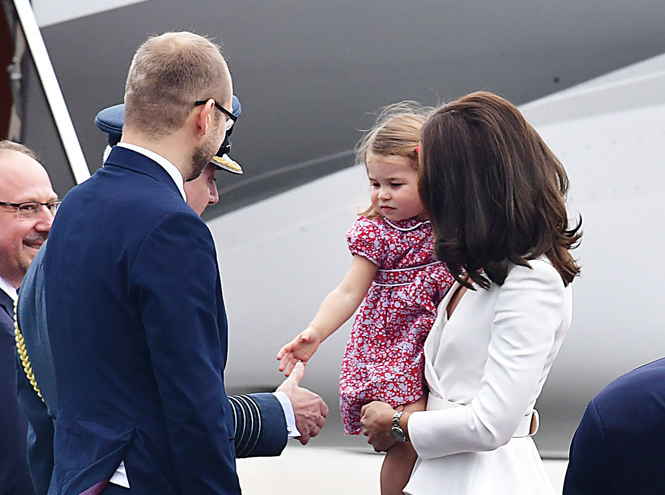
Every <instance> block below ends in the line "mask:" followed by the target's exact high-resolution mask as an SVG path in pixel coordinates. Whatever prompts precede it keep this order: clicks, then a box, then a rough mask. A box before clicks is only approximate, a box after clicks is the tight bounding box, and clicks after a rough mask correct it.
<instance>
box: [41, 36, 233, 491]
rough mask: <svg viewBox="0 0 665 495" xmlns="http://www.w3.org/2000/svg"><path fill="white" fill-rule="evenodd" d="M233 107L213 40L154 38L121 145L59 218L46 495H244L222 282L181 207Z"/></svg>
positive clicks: (53, 259)
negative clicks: (227, 385)
mask: <svg viewBox="0 0 665 495" xmlns="http://www.w3.org/2000/svg"><path fill="white" fill-rule="evenodd" d="M232 94H233V88H232V84H231V77H230V74H229V71H228V68H227V66H226V63H225V61H224V59H223V57H222V55H221V53H220V51H219V47H217V46H216V45H214V44H213V43H211V42H210V41H209V40H207V39H205V38H203V37H201V36H198V35H194V34H192V33H166V34H164V35H161V36H157V37H153V38H150V39H149V40H148V41H146V42H145V43H144V44H143V45H142V46H141V47H140V48H139V49H138V51H137V52H136V54H135V56H134V59H133V61H132V64H131V66H130V70H129V75H128V78H127V83H126V87H125V98H124V100H125V118H124V127H123V137H122V140H121V142H120V143H119V144H118V145H117V146H115V147H114V148H113V150H112V151H111V153H110V154H109V157H108V159H107V160H106V162H105V164H104V167H102V168H101V169H99V170H98V171H97V172H96V173H95V175H94V176H93V177H91V178H90V179H88V180H87V181H86V182H84V183H83V184H81V185H79V186H77V187H75V188H74V189H72V190H71V191H70V192H69V193H68V194H67V197H66V198H65V199H64V201H63V203H62V205H61V207H60V209H59V211H58V216H57V218H56V220H55V222H54V225H53V229H52V232H51V235H50V236H49V244H48V249H46V252H45V256H44V267H45V279H44V282H45V297H46V316H47V324H48V329H49V336H50V341H51V347H52V351H53V363H54V367H55V371H56V376H57V382H58V387H57V388H58V390H57V401H58V414H57V420H56V429H55V441H54V461H55V468H54V472H53V477H52V480H51V486H50V493H53V494H63V495H70V494H71V495H78V494H81V493H85V494H86V495H96V494H98V493H104V494H105V495H110V494H112V493H128V492H129V491H131V493H134V494H135V495H141V494H153V493H160V494H174V495H175V494H194V493H206V494H238V493H240V486H239V482H238V478H237V475H236V471H235V452H234V446H233V445H234V444H233V433H232V432H233V430H234V427H233V416H232V413H231V407H230V404H229V399H228V397H227V395H226V392H225V389H224V367H225V364H226V354H227V321H226V313H225V310H224V302H223V299H222V290H221V284H220V277H219V267H218V265H217V259H216V251H215V247H214V244H213V240H212V236H211V234H210V231H209V230H208V228H207V226H206V225H205V222H203V220H201V219H200V218H199V217H198V215H196V213H195V212H194V211H193V210H192V209H191V208H190V207H189V206H188V205H187V204H186V202H185V198H186V194H185V192H184V182H185V181H189V180H194V179H195V178H196V177H198V176H199V174H200V173H201V171H202V170H203V169H204V168H205V167H206V166H207V165H208V163H209V162H210V160H211V159H212V157H213V156H215V154H216V153H217V152H218V150H219V148H220V147H221V145H222V143H223V141H224V138H225V134H226V126H227V125H228V124H227V121H228V120H229V116H228V113H230V112H229V111H228V109H229V108H230V107H231V103H232ZM199 101H203V102H204V103H202V104H198V103H197V102H199ZM220 107H222V108H223V109H224V110H220Z"/></svg>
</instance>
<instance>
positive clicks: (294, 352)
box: [277, 328, 321, 376]
mask: <svg viewBox="0 0 665 495" xmlns="http://www.w3.org/2000/svg"><path fill="white" fill-rule="evenodd" d="M320 344H321V339H320V338H319V336H318V334H317V333H316V332H315V331H314V330H312V329H311V328H308V329H307V330H305V331H304V332H303V333H301V334H300V335H298V336H297V337H296V338H295V339H293V340H292V341H291V342H289V343H288V344H286V345H285V346H284V347H282V348H281V349H280V351H279V352H278V353H277V359H278V360H280V361H281V363H280V364H279V371H284V374H285V375H286V376H289V375H290V374H291V371H293V368H294V367H295V365H296V364H298V361H302V362H303V364H307V361H309V358H311V357H312V355H313V354H314V353H315V352H316V350H317V349H318V348H319V345H320Z"/></svg>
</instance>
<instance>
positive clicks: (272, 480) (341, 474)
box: [237, 440, 568, 495]
mask: <svg viewBox="0 0 665 495" xmlns="http://www.w3.org/2000/svg"><path fill="white" fill-rule="evenodd" d="M382 462H383V455H382V454H376V453H374V452H373V451H372V450H371V449H370V448H368V449H367V450H363V449H344V448H330V447H314V446H305V447H303V446H300V445H299V444H298V443H297V442H295V441H293V440H291V441H290V443H289V446H288V447H287V448H286V449H285V450H284V452H283V453H282V455H281V456H279V457H266V458H254V459H239V460H238V462H237V465H238V475H239V476H240V484H241V486H242V492H243V494H244V495H267V494H270V495H340V494H344V495H380V490H379V471H380V468H381V463H382ZM544 462H545V469H546V470H547V474H548V475H549V476H550V479H551V480H552V484H553V485H554V489H555V492H556V493H561V490H562V487H563V478H564V475H565V473H566V466H567V465H568V461H566V460H549V459H546V460H545V461H544Z"/></svg>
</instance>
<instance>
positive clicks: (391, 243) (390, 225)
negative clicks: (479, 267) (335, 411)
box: [340, 216, 454, 435]
mask: <svg viewBox="0 0 665 495" xmlns="http://www.w3.org/2000/svg"><path fill="white" fill-rule="evenodd" d="M347 242H348V244H349V250H350V251H351V253H352V254H357V255H360V256H363V257H365V258H367V259H368V260H370V261H372V262H373V263H375V264H376V265H377V266H378V267H379V271H378V272H377V274H376V277H375V278H374V281H373V282H372V285H371V286H370V289H369V291H368V292H367V295H366V296H365V299H364V300H363V302H362V304H361V305H360V308H359V309H358V314H357V316H356V319H355V322H354V324H353V328H352V330H351V336H350V337H349V342H348V343H347V345H346V351H345V353H344V360H343V361H342V373H341V379H340V408H341V411H342V420H343V421H344V431H345V433H346V434H347V435H358V434H359V433H360V431H361V429H362V427H361V425H360V410H361V408H362V406H364V405H365V404H367V403H369V402H371V401H373V400H380V401H383V402H387V403H388V404H390V405H391V406H393V407H397V406H400V405H404V404H410V403H412V402H415V401H416V400H418V399H419V398H420V397H422V395H423V363H424V361H423V345H424V343H425V339H426V338H427V334H428V333H429V331H430V329H431V328H432V325H433V324H434V320H436V314H437V312H436V309H437V306H438V304H439V302H441V299H443V296H444V295H445V294H446V292H448V290H449V289H450V287H451V286H452V284H453V282H454V279H453V277H452V275H450V273H449V272H448V270H447V269H446V267H445V265H443V263H441V262H439V261H437V260H436V258H435V257H434V240H433V234H432V228H431V225H430V223H429V222H418V221H416V220H414V219H408V220H402V221H400V222H390V221H388V220H386V219H384V218H377V219H374V220H369V219H368V218H366V217H364V216H360V217H358V219H357V220H356V222H355V224H354V225H353V227H351V230H349V232H348V233H347Z"/></svg>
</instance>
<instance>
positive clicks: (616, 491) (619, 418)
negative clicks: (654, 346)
mask: <svg viewBox="0 0 665 495" xmlns="http://www.w3.org/2000/svg"><path fill="white" fill-rule="evenodd" d="M664 446H665V359H659V360H657V361H654V362H652V363H649V364H646V365H644V366H642V367H640V368H637V369H635V370H633V371H631V372H629V373H626V374H625V375H623V376H621V377H619V378H617V379H616V380H614V381H613V382H612V383H610V384H609V385H608V386H607V387H606V388H605V389H604V390H603V391H602V392H600V393H599V394H598V395H597V396H596V397H594V398H593V399H592V400H591V402H590V403H589V405H588V406H587V409H586V411H585V413H584V416H583V417H582V421H581V422H580V425H579V427H578V428H577V431H576V432H575V436H574V437H573V442H572V444H571V447H570V461H569V463H568V470H567V472H566V478H565V481H564V486H563V493H564V495H633V494H640V495H661V494H663V493H665V447H664Z"/></svg>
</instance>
